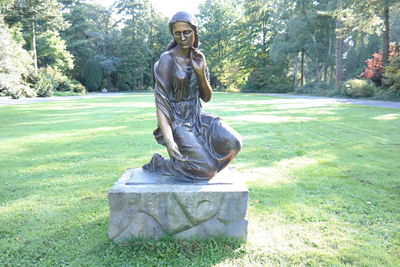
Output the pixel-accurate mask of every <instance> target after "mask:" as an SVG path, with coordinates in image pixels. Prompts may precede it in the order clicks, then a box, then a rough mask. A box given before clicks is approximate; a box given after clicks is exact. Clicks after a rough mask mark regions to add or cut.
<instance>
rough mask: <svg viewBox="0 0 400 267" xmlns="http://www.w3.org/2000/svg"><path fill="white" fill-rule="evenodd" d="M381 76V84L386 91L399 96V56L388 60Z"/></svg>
mask: <svg viewBox="0 0 400 267" xmlns="http://www.w3.org/2000/svg"><path fill="white" fill-rule="evenodd" d="M383 76H384V77H383V84H384V86H385V87H386V88H387V90H389V91H392V92H394V93H399V94H400V55H398V56H396V57H393V58H391V59H390V61H389V64H388V65H387V66H386V67H385V68H384V74H383ZM386 88H385V89H386Z"/></svg>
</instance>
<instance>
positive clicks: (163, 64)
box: [154, 51, 173, 71]
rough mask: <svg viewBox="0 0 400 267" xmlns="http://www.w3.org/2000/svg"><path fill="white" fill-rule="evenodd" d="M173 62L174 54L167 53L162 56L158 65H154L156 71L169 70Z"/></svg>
mask: <svg viewBox="0 0 400 267" xmlns="http://www.w3.org/2000/svg"><path fill="white" fill-rule="evenodd" d="M172 62H173V59H172V53H171V52H170V51H165V52H164V53H162V54H161V56H160V59H159V60H158V61H157V62H156V64H154V70H156V71H157V70H158V71H162V70H168V69H169V68H170V66H171V63H172Z"/></svg>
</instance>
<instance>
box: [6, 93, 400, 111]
mask: <svg viewBox="0 0 400 267" xmlns="http://www.w3.org/2000/svg"><path fill="white" fill-rule="evenodd" d="M123 94H126V93H89V94H88V95H85V96H53V97H45V98H42V97H37V98H20V99H11V98H9V97H0V106H5V105H16V104H32V103H41V102H49V101H68V100H75V99H84V98H95V97H104V96H107V97H108V96H121V95H123ZM265 95H268V96H275V97H287V98H298V99H310V100H312V101H318V100H330V101H332V102H333V103H339V104H352V105H363V106H376V107H386V108H399V109H400V102H391V101H380V100H363V99H353V98H334V97H320V96H303V95H291V94H265Z"/></svg>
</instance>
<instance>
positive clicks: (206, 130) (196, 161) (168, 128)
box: [143, 11, 242, 180]
mask: <svg viewBox="0 0 400 267" xmlns="http://www.w3.org/2000/svg"><path fill="white" fill-rule="evenodd" d="M169 29H170V31H171V33H172V35H173V38H174V39H173V40H172V41H171V43H170V44H169V45H168V46H167V49H166V50H167V51H166V52H164V53H163V54H162V55H161V57H160V60H159V61H158V62H157V63H156V64H155V66H154V76H155V80H156V84H155V99H156V108H157V120H158V126H159V127H158V128H157V129H156V130H154V135H155V138H156V140H157V141H158V143H160V144H162V145H165V146H166V147H167V150H168V154H169V156H170V159H164V158H163V157H161V155H159V154H157V153H156V154H154V155H153V157H152V159H151V161H150V162H149V163H147V164H146V165H144V166H143V168H144V169H145V170H148V171H152V172H155V173H157V174H162V175H170V176H184V177H186V178H189V179H193V180H209V179H211V178H212V177H213V176H214V175H215V174H216V173H217V172H219V171H221V170H222V169H223V168H224V167H226V166H227V165H228V163H229V162H230V161H232V159H233V158H234V157H235V156H236V154H237V153H238V152H239V150H240V149H241V144H242V142H241V137H240V135H239V134H238V133H237V132H236V131H235V130H233V129H232V128H231V127H229V126H228V125H227V124H225V123H224V122H223V121H222V120H221V118H219V117H218V116H215V115H212V114H208V113H205V112H203V111H202V109H201V102H200V99H202V100H203V101H204V102H208V101H209V100H210V99H211V95H212V88H211V86H210V83H209V78H208V68H207V63H206V59H205V57H204V55H203V54H202V53H201V52H200V51H199V50H197V47H198V45H199V37H198V34H197V22H196V19H195V17H194V16H192V15H191V14H189V13H187V12H182V11H181V12H178V13H176V14H175V15H174V16H173V17H172V18H171V20H170V21H169Z"/></svg>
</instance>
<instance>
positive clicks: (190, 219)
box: [108, 169, 248, 241]
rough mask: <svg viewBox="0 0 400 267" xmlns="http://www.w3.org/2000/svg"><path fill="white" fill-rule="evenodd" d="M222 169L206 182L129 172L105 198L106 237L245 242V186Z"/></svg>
mask: <svg viewBox="0 0 400 267" xmlns="http://www.w3.org/2000/svg"><path fill="white" fill-rule="evenodd" d="M237 180H238V179H237V177H236V176H235V172H234V171H232V170H229V169H228V170H226V171H224V172H222V173H220V174H218V176H217V177H215V178H214V179H212V180H211V181H209V182H204V181H199V182H194V183H193V182H192V181H188V180H186V179H184V178H182V177H177V178H171V177H166V176H160V175H154V174H152V173H148V172H146V171H143V170H142V169H128V170H127V171H126V172H125V173H124V174H123V175H122V176H121V178H120V179H119V180H118V181H117V182H116V183H115V185H114V186H113V187H112V188H111V190H110V191H109V193H108V200H109V205H110V220H109V237H110V238H111V239H113V240H115V241H120V240H123V239H127V238H131V237H152V238H158V237H160V236H161V235H163V234H166V233H171V234H174V235H175V236H176V237H179V238H189V237H193V236H198V237H207V236H210V235H216V234H218V235H226V236H232V237H238V238H242V239H244V240H246V237H247V220H245V218H244V217H245V215H246V210H247V198H248V190H247V187H246V186H245V185H244V184H243V183H241V182H238V181H237Z"/></svg>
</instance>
